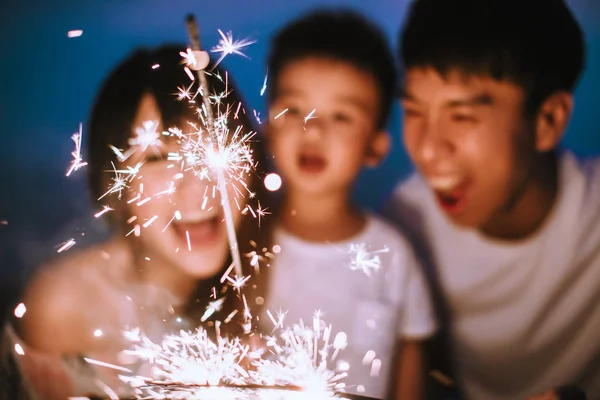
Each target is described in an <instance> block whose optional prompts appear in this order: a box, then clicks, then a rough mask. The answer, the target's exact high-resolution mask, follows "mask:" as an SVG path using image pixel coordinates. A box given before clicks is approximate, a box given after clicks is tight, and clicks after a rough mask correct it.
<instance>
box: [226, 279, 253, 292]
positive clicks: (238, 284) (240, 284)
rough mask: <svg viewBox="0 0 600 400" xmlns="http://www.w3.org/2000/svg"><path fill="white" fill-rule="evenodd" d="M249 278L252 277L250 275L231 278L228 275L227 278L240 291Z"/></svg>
mask: <svg viewBox="0 0 600 400" xmlns="http://www.w3.org/2000/svg"><path fill="white" fill-rule="evenodd" d="M248 279H250V276H246V277H244V276H236V277H235V278H231V277H229V276H228V277H227V280H228V281H229V282H231V285H232V286H233V288H234V289H235V290H237V291H238V292H239V291H240V289H241V288H242V287H244V285H245V284H246V282H248Z"/></svg>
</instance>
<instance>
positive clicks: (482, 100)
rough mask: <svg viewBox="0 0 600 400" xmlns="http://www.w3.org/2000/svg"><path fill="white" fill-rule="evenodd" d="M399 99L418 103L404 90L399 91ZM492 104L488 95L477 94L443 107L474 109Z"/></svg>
mask: <svg viewBox="0 0 600 400" xmlns="http://www.w3.org/2000/svg"><path fill="white" fill-rule="evenodd" d="M400 99H401V100H408V101H415V102H418V101H419V100H418V99H417V98H416V97H415V96H413V95H412V94H410V93H409V92H407V91H406V90H404V89H403V90H401V91H400ZM493 103H494V99H493V97H492V96H490V95H489V94H488V93H478V94H476V95H473V96H466V97H464V98H457V99H453V100H449V101H447V102H446V104H445V106H447V107H474V106H489V105H491V104H493Z"/></svg>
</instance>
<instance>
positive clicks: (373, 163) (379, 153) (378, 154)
mask: <svg viewBox="0 0 600 400" xmlns="http://www.w3.org/2000/svg"><path fill="white" fill-rule="evenodd" d="M391 145H392V139H391V137H390V134H389V132H388V131H386V130H381V131H378V132H377V133H375V136H374V137H373V139H371V143H370V144H369V148H368V149H367V156H366V157H365V166H367V167H369V168H376V167H377V166H378V165H379V164H380V163H381V162H382V161H383V159H384V158H385V157H386V156H387V155H388V153H389V151H390V147H391Z"/></svg>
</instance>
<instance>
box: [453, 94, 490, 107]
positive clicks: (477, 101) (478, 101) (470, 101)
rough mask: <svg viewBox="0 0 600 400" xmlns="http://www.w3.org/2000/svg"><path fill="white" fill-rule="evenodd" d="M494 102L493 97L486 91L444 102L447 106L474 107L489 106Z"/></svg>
mask: <svg viewBox="0 0 600 400" xmlns="http://www.w3.org/2000/svg"><path fill="white" fill-rule="evenodd" d="M493 103H494V99H493V98H492V96H490V95H489V94H488V93H479V94H476V95H474V96H469V97H465V98H463V99H456V100H450V101H448V102H447V103H446V105H447V106H448V107H474V106H489V105H492V104H493Z"/></svg>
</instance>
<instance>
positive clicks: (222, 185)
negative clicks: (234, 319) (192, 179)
mask: <svg viewBox="0 0 600 400" xmlns="http://www.w3.org/2000/svg"><path fill="white" fill-rule="evenodd" d="M186 25H187V29H188V35H189V38H190V42H191V45H192V49H193V50H194V51H202V47H201V45H200V34H199V32H198V25H197V23H196V19H195V18H194V16H193V15H191V14H190V15H189V16H188V17H187V19H186ZM230 50H231V49H230ZM231 52H236V53H240V52H239V50H231ZM223 54H226V53H223ZM196 72H197V74H198V80H199V82H200V91H201V94H202V102H203V105H204V113H205V115H206V117H207V122H208V124H207V125H208V131H209V135H210V137H211V138H213V141H212V143H211V142H209V147H208V149H207V148H206V147H202V146H200V149H202V150H208V155H209V156H210V158H209V160H212V161H216V163H213V164H212V165H213V167H216V171H217V175H218V176H217V180H218V186H219V192H220V194H221V200H222V205H223V214H224V216H225V225H226V227H227V236H228V238H229V250H230V252H231V257H232V259H233V264H234V266H235V273H236V274H237V275H238V276H242V275H243V272H242V261H241V259H240V252H239V249H238V243H237V237H236V235H235V225H234V223H233V216H232V214H231V205H230V202H229V194H228V192H227V187H226V181H225V170H226V166H227V165H229V164H227V161H228V160H229V161H230V159H229V156H231V155H232V154H235V153H236V152H237V151H236V150H234V149H237V150H238V151H240V149H242V148H243V147H239V146H238V147H233V146H226V143H225V140H226V136H225V135H219V134H218V132H217V131H216V129H217V127H215V121H214V118H213V114H212V106H211V104H210V99H209V97H208V84H207V82H206V76H205V75H204V74H205V72H204V71H202V70H198V71H196ZM224 130H225V131H226V126H225V129H224ZM215 147H216V149H217V150H216V152H214V149H215ZM209 149H212V151H213V152H211V151H210V150H209ZM224 150H225V152H223V151H224Z"/></svg>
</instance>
